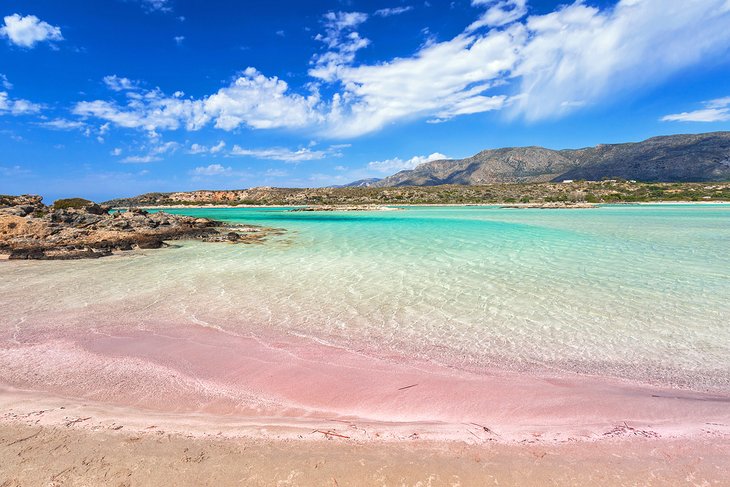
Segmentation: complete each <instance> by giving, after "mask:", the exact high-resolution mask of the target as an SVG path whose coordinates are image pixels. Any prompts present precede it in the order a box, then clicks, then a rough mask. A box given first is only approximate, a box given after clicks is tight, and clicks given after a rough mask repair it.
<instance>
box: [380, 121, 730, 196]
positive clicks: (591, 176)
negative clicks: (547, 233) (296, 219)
mask: <svg viewBox="0 0 730 487" xmlns="http://www.w3.org/2000/svg"><path fill="white" fill-rule="evenodd" d="M565 179H585V180H589V181H598V180H601V179H627V180H637V181H645V182H660V181H661V182H705V181H729V180H730V132H715V133H708V134H697V135H670V136H665V137H654V138H651V139H648V140H645V141H643V142H637V143H628V144H602V145H598V146H596V147H589V148H585V149H566V150H559V151H556V150H552V149H546V148H543V147H511V148H505V149H492V150H485V151H482V152H480V153H478V154H476V155H474V156H472V157H468V158H466V159H460V160H441V161H432V162H427V163H424V164H421V165H419V166H417V167H416V168H415V169H412V170H407V171H401V172H399V173H397V174H394V175H393V176H389V177H387V178H384V179H381V180H379V181H374V182H372V183H371V184H369V185H370V186H372V187H391V186H435V185H441V184H466V185H478V184H491V183H536V182H547V181H563V180H565Z"/></svg>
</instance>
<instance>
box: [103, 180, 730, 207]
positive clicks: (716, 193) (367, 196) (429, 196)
mask: <svg viewBox="0 0 730 487" xmlns="http://www.w3.org/2000/svg"><path fill="white" fill-rule="evenodd" d="M728 200H730V182H726V183H641V182H631V181H627V180H623V179H617V180H613V179H609V180H603V181H580V180H576V181H574V182H572V183H562V182H560V183H550V182H549V183H499V184H483V185H457V184H442V185H437V186H394V187H386V188H373V187H365V186H360V187H337V188H334V187H331V188H251V189H245V190H244V189H242V190H232V191H208V190H206V191H190V192H186V193H150V194H144V195H141V196H136V197H132V198H124V199H118V200H112V201H108V202H106V203H105V204H107V205H111V206H115V207H123V208H128V207H139V206H143V207H144V206H146V207H164V206H173V205H180V206H186V205H220V204H223V203H225V204H226V205H233V206H236V205H254V206H256V205H271V206H321V205H337V206H342V205H346V206H347V205H403V204H434V205H442V204H503V203H506V204H511V203H516V202H521V203H550V202H556V201H557V202H567V201H575V202H580V201H587V202H590V203H621V202H635V201H646V202H648V201H728Z"/></svg>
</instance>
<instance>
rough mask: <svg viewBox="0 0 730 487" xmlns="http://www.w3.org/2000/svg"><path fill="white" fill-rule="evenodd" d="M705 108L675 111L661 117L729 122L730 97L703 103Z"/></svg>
mask: <svg viewBox="0 0 730 487" xmlns="http://www.w3.org/2000/svg"><path fill="white" fill-rule="evenodd" d="M703 105H704V106H705V108H702V109H699V110H694V111H691V112H682V113H674V114H671V115H665V116H664V117H662V118H661V121H662V122H727V121H729V120H730V97H724V98H717V99H715V100H710V101H706V102H704V103H703Z"/></svg>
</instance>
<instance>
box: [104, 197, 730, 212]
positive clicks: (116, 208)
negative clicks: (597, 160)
mask: <svg viewBox="0 0 730 487" xmlns="http://www.w3.org/2000/svg"><path fill="white" fill-rule="evenodd" d="M520 205H529V203H443V204H437V203H422V204H418V203H392V204H391V203H385V204H383V205H381V206H383V207H416V208H417V207H440V206H443V207H470V206H476V207H503V206H520ZM631 205H730V201H725V200H723V201H637V202H616V203H596V204H595V206H596V207H597V208H600V207H602V206H631ZM307 206H310V205H290V206H287V205H163V206H159V205H158V206H134V207H133V208H139V209H142V210H164V209H166V208H170V209H186V208H189V209H201V210H203V209H208V208H211V209H219V208H232V209H234V208H305V207H307ZM327 206H332V207H335V206H342V207H352V206H358V205H351V204H343V205H327ZM361 206H368V205H365V204H364V205H361ZM525 207H526V208H530V206H525ZM536 208H537V207H536ZM570 208H571V207H570V206H567V207H566V209H570ZM126 209H127V207H114V208H112V210H114V211H116V210H126Z"/></svg>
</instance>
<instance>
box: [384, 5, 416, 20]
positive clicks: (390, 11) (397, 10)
mask: <svg viewBox="0 0 730 487" xmlns="http://www.w3.org/2000/svg"><path fill="white" fill-rule="evenodd" d="M411 10H413V7H411V6H410V5H409V6H407V7H390V8H381V9H379V10H376V11H375V15H377V16H378V17H392V16H393V15H400V14H404V13H406V12H410V11H411Z"/></svg>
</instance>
